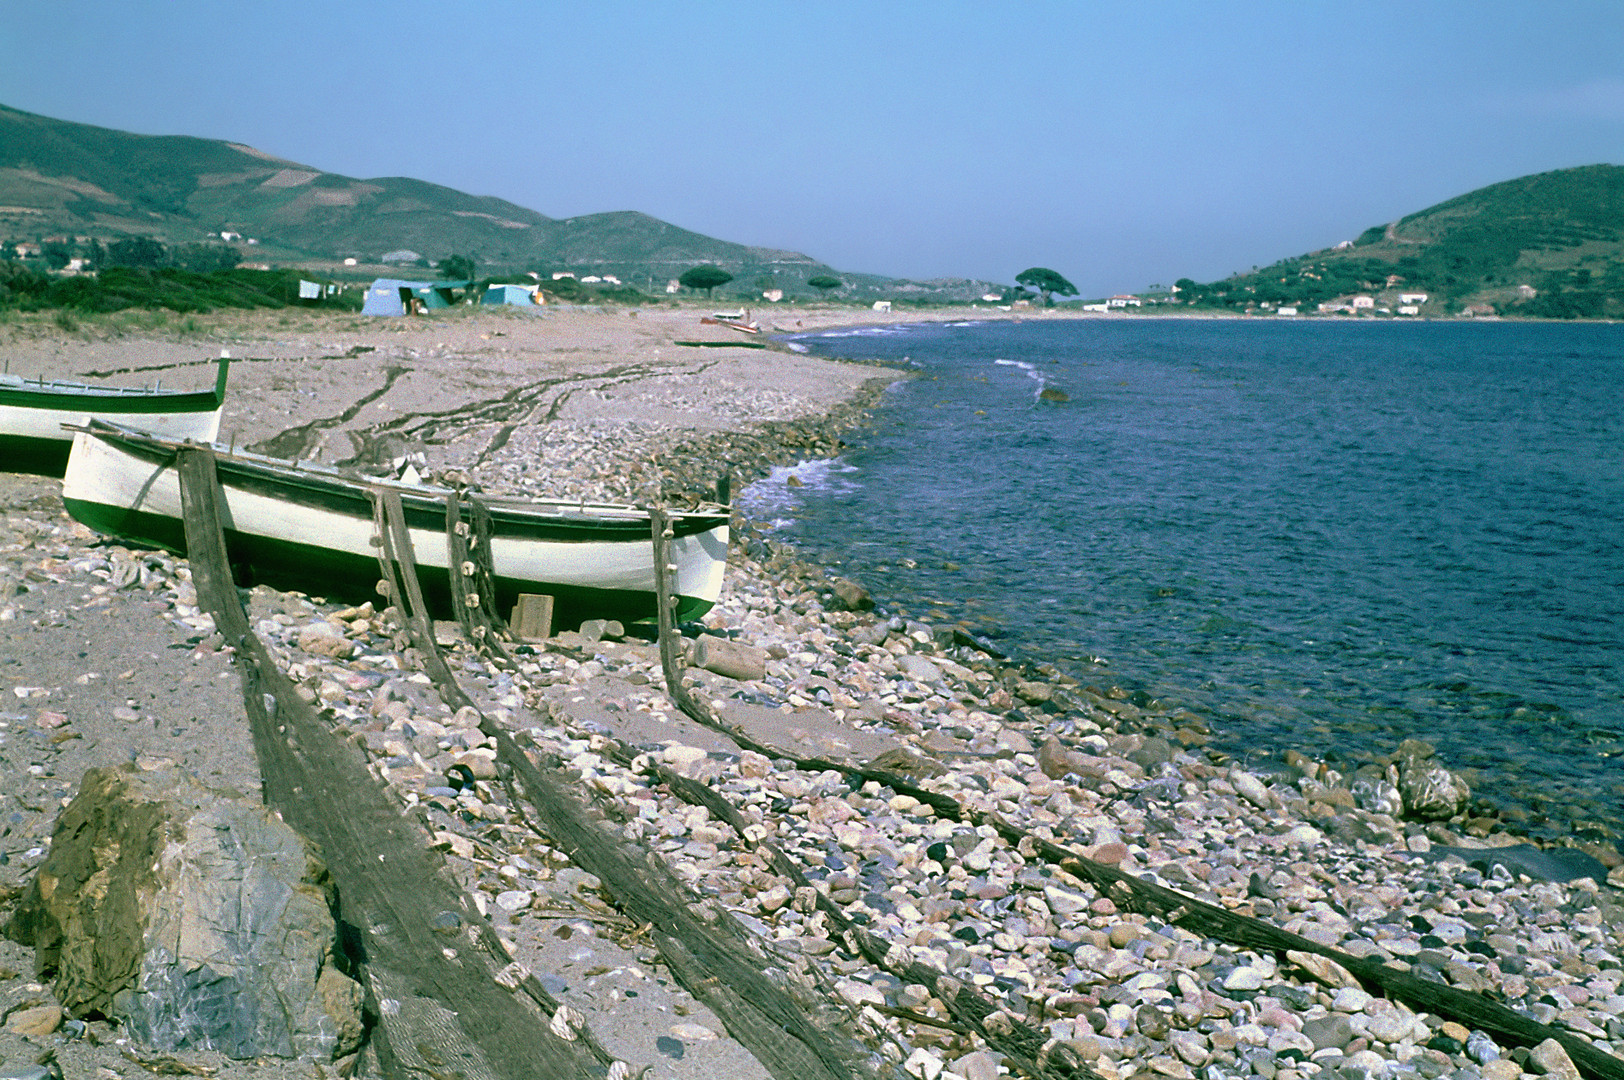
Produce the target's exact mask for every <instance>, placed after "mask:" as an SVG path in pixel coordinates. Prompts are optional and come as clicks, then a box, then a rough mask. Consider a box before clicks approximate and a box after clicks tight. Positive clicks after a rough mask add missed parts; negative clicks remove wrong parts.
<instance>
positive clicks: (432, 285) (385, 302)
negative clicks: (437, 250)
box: [361, 278, 540, 315]
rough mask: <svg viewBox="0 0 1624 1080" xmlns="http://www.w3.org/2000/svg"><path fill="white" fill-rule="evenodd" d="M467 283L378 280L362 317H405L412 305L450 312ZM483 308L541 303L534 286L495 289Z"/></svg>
mask: <svg viewBox="0 0 1624 1080" xmlns="http://www.w3.org/2000/svg"><path fill="white" fill-rule="evenodd" d="M471 284H472V282H468V281H401V280H399V279H397V278H378V279H377V280H376V281H374V282H373V283H372V284H371V285H369V286H367V295H366V301H365V302H364V303H363V304H362V305H361V314H363V315H405V314H406V313H407V311H408V310H409V307H408V305H410V304H411V303H412V302H413V301H416V302H417V303H419V304H420V305H421V306H422V308H423V309H424V310H428V311H432V310H435V309H437V308H448V307H451V306H453V305H454V304H456V303H457V300H458V297H457V290H459V289H466V288H467V287H468V286H469V285H471ZM480 303H482V304H516V305H521V306H529V305H532V304H537V303H540V299H539V297H538V296H537V293H536V290H535V287H534V286H528V285H492V286H490V287H489V288H488V289H486V290H485V295H484V296H483V297H482V298H481V299H480Z"/></svg>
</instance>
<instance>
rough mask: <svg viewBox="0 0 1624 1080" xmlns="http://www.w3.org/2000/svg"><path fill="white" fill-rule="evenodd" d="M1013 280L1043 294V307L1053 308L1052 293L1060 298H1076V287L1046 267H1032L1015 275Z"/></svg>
mask: <svg viewBox="0 0 1624 1080" xmlns="http://www.w3.org/2000/svg"><path fill="white" fill-rule="evenodd" d="M1015 280H1016V282H1017V283H1019V284H1021V285H1027V286H1030V287H1031V288H1034V289H1036V290H1037V291H1038V292H1040V293H1042V294H1043V306H1044V307H1054V298H1053V295H1052V294H1054V293H1059V294H1060V295H1061V296H1076V295H1077V286H1075V285H1073V284H1072V283H1071V282H1069V281H1067V280H1066V279H1065V278H1063V277H1061V276H1060V275H1059V274H1057V273H1055V272H1054V271H1053V270H1050V269H1049V268H1048V267H1046V266H1034V267H1032V268H1030V269H1027V270H1022V271H1021V272H1020V273H1018V274H1016V275H1015Z"/></svg>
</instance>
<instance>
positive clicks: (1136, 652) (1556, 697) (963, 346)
mask: <svg viewBox="0 0 1624 1080" xmlns="http://www.w3.org/2000/svg"><path fill="white" fill-rule="evenodd" d="M793 340H795V341H797V342H799V343H801V344H802V345H804V346H806V347H808V348H809V349H810V350H811V351H813V352H815V353H818V354H821V355H828V356H840V357H854V358H873V359H881V360H886V361H890V362H894V363H898V364H903V363H906V365H908V366H911V367H914V368H916V369H917V370H918V371H919V372H920V377H918V378H917V379H914V380H911V381H907V382H904V383H900V384H899V385H897V386H896V387H894V388H893V391H892V393H890V394H889V395H888V396H887V401H886V403H885V405H883V406H882V407H881V408H880V409H879V410H878V411H877V416H876V422H875V424H874V425H873V427H872V429H870V430H866V431H864V432H862V433H860V434H859V435H858V436H857V441H858V442H860V444H861V445H860V446H858V447H857V448H855V449H853V450H852V451H851V452H850V454H849V455H847V456H846V457H845V458H843V459H842V460H841V461H840V462H838V463H824V464H816V463H814V464H809V465H807V466H803V467H802V468H800V469H798V470H797V473H798V475H799V477H800V478H801V479H802V481H803V482H804V483H805V486H803V487H800V488H789V487H785V486H783V485H781V484H773V483H771V482H768V483H764V484H762V485H758V486H757V487H756V488H754V489H752V491H751V492H749V493H748V497H749V505H750V506H751V507H752V509H751V511H750V512H752V513H753V514H755V515H756V516H758V517H776V518H779V519H781V521H782V522H783V531H782V533H781V536H782V537H783V538H784V539H787V540H789V541H790V542H792V543H794V544H796V545H797V546H799V547H801V548H802V549H803V550H804V551H805V552H806V553H807V554H808V555H809V556H811V557H814V558H816V559H817V560H819V561H821V562H824V563H826V564H829V565H833V566H838V568H839V570H840V572H841V573H844V574H846V575H848V576H851V577H853V578H855V579H857V580H859V581H861V582H863V583H864V584H865V585H866V586H868V588H869V589H870V591H871V592H873V593H874V595H875V596H876V597H877V598H878V599H879V601H880V603H881V604H882V605H885V606H890V607H892V608H899V609H904V610H906V611H908V612H909V613H910V614H912V615H914V616H916V617H920V618H923V619H926V620H927V621H930V622H935V623H948V622H956V621H963V622H964V623H965V624H966V625H967V626H969V628H971V629H972V630H974V631H975V632H977V633H980V634H984V635H986V636H988V637H990V638H992V639H993V640H995V641H997V642H998V643H999V644H1000V646H1001V647H1002V648H1004V649H1005V650H1006V651H1010V652H1013V653H1015V654H1017V655H1021V656H1024V657H1027V658H1031V659H1039V660H1049V661H1052V662H1054V663H1056V664H1058V665H1059V666H1060V667H1062V668H1063V669H1067V670H1071V671H1073V672H1074V673H1076V674H1078V675H1079V676H1080V677H1084V678H1085V681H1088V682H1090V683H1094V684H1100V683H1101V682H1114V683H1116V684H1118V685H1121V686H1123V687H1125V688H1128V689H1130V690H1136V691H1141V692H1144V693H1147V694H1149V695H1151V696H1153V697H1155V698H1158V699H1160V701H1161V702H1162V703H1163V705H1164V706H1168V707H1174V708H1177V707H1183V708H1187V709H1190V710H1192V711H1194V712H1197V713H1199V714H1201V715H1202V716H1204V717H1206V718H1207V720H1208V722H1209V724H1210V725H1211V726H1212V727H1213V729H1214V731H1215V734H1216V736H1217V737H1216V739H1215V744H1216V745H1217V746H1219V747H1220V748H1223V749H1227V750H1229V751H1231V752H1234V753H1236V754H1240V755H1243V756H1249V757H1251V758H1252V759H1253V760H1258V759H1260V758H1264V757H1268V756H1270V755H1271V754H1274V753H1278V752H1279V751H1283V750H1285V749H1298V750H1302V751H1304V752H1305V753H1309V754H1311V755H1315V756H1322V757H1327V756H1328V757H1329V758H1330V759H1332V760H1333V761H1337V762H1340V763H1345V764H1348V765H1351V764H1352V763H1356V762H1359V761H1363V760H1369V759H1370V758H1371V757H1374V756H1377V755H1381V754H1385V753H1388V752H1390V751H1391V750H1392V749H1393V748H1394V747H1396V746H1397V744H1398V743H1399V742H1400V741H1401V740H1402V739H1404V738H1406V737H1410V736H1419V737H1423V738H1426V739H1427V740H1429V741H1430V742H1432V743H1433V744H1434V745H1435V746H1437V747H1438V749H1439V752H1440V754H1441V755H1442V757H1443V759H1444V760H1445V762H1446V764H1448V765H1449V766H1450V767H1452V768H1455V769H1457V770H1460V771H1462V772H1464V773H1465V774H1466V775H1467V776H1468V778H1469V779H1471V780H1472V781H1473V788H1474V795H1478V796H1481V797H1483V798H1485V799H1487V800H1488V801H1490V802H1491V803H1494V804H1495V805H1496V806H1498V807H1500V808H1502V809H1504V810H1505V811H1506V812H1508V813H1511V814H1513V815H1515V816H1517V817H1518V820H1519V823H1520V825H1521V827H1522V828H1524V829H1526V830H1527V831H1530V832H1532V833H1534V834H1536V835H1557V834H1563V833H1567V832H1569V831H1572V830H1575V829H1577V830H1578V831H1580V832H1596V831H1601V832H1604V833H1607V834H1610V835H1614V836H1618V835H1624V327H1618V326H1608V325H1560V324H1522V325H1518V324H1508V323H1497V324H1455V323H1404V324H1400V323H1393V322H1382V323H1349V322H1336V323H1331V322H1304V323H1288V322H1276V321H1270V322H1261V321H1259V322H1252V321H1246V322H1242V321H1239V320H1234V321H1217V320H1215V321H1196V320H1171V319H1169V320H1149V319H1143V320H1133V321H1129V320H1123V321H1120V322H1111V321H1106V320H1088V321H1080V320H1079V321H1042V320H1038V321H1026V322H1022V323H1010V322H995V323H987V324H962V325H952V326H947V325H939V324H937V325H932V324H920V325H914V326H909V327H904V328H896V329H889V330H885V331H863V332H856V333H853V332H845V333H831V334H824V335H808V336H803V337H799V338H796V339H793ZM1044 387H1050V388H1053V389H1056V390H1060V391H1063V392H1064V394H1065V395H1066V396H1067V397H1068V398H1069V400H1067V401H1064V402H1053V401H1045V400H1040V399H1039V396H1038V392H1039V391H1040V390H1041V389H1043V388H1044ZM1096 660H1103V661H1104V662H1105V663H1106V664H1108V667H1102V666H1100V664H1099V663H1097V662H1096Z"/></svg>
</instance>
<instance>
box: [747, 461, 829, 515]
mask: <svg viewBox="0 0 1624 1080" xmlns="http://www.w3.org/2000/svg"><path fill="white" fill-rule="evenodd" d="M856 471H857V469H856V467H855V466H852V465H848V464H846V463H845V462H843V461H841V460H839V459H838V458H836V459H828V458H819V459H817V460H814V461H802V462H800V463H798V464H795V465H775V466H774V467H773V469H772V471H771V472H769V473H768V474H767V475H766V476H765V477H763V478H762V479H760V480H757V481H756V482H755V483H753V484H749V485H747V486H746V487H745V488H744V490H742V491H740V492H739V493H738V495H737V496H736V497H735V499H734V504H735V505H736V506H737V507H738V508H739V509H740V510H742V511H743V512H744V513H745V515H746V516H748V517H750V518H752V519H754V520H756V521H759V522H762V523H763V524H767V525H770V526H771V527H772V528H775V529H781V528H784V527H785V526H787V525H792V524H794V522H795V518H796V515H797V514H798V513H799V511H800V509H801V507H802V506H803V505H804V504H805V496H806V495H808V494H813V493H817V494H826V493H827V494H835V495H841V494H845V493H847V492H851V491H856V490H857V488H858V485H857V483H856V482H855V481H853V480H850V479H846V476H847V474H849V473H854V472H856ZM792 480H793V481H794V483H791V481H792Z"/></svg>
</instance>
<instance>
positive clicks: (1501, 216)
mask: <svg viewBox="0 0 1624 1080" xmlns="http://www.w3.org/2000/svg"><path fill="white" fill-rule="evenodd" d="M1178 285H1179V292H1178V293H1177V294H1176V296H1175V300H1177V301H1178V302H1181V303H1184V304H1193V305H1195V306H1198V307H1211V308H1227V309H1232V310H1248V309H1250V310H1258V311H1266V310H1269V309H1271V308H1277V307H1279V306H1282V305H1289V306H1296V307H1297V308H1298V309H1299V310H1300V311H1302V312H1304V313H1307V312H1312V311H1315V310H1317V308H1318V306H1319V305H1320V304H1321V303H1330V304H1335V303H1337V302H1339V301H1344V300H1347V299H1349V298H1351V297H1352V296H1354V295H1358V294H1363V295H1367V296H1370V297H1372V298H1373V299H1374V301H1375V303H1376V305H1377V307H1378V308H1381V307H1386V308H1388V309H1389V311H1397V310H1398V307H1399V306H1400V302H1401V300H1402V299H1403V296H1404V294H1412V295H1413V294H1416V293H1425V294H1427V299H1426V301H1425V302H1424V303H1422V304H1420V305H1419V308H1420V310H1419V314H1421V315H1423V316H1434V317H1436V316H1457V315H1460V314H1461V313H1462V312H1464V311H1466V310H1468V309H1469V308H1471V309H1475V311H1476V313H1478V314H1487V313H1489V309H1491V308H1492V309H1493V312H1494V313H1498V314H1502V315H1511V316H1525V317H1540V318H1618V317H1621V316H1624V167H1620V166H1617V165H1587V166H1584V167H1582V168H1576V169H1559V170H1556V171H1554V172H1547V173H1539V174H1537V175H1535V176H1525V177H1522V178H1521V179H1518V180H1508V181H1506V182H1504V183H1500V184H1493V185H1491V186H1489V187H1486V188H1480V189H1479V190H1477V191H1473V192H1470V193H1468V194H1465V195H1461V196H1458V197H1456V198H1453V199H1450V200H1448V201H1447V202H1442V203H1439V204H1438V205H1437V206H1433V207H1429V208H1428V209H1426V210H1422V211H1420V212H1419V213H1415V214H1411V215H1409V216H1408V217H1404V218H1401V219H1399V220H1398V221H1395V222H1393V223H1391V224H1388V225H1377V226H1373V227H1371V228H1369V229H1367V230H1365V232H1364V233H1363V234H1362V235H1360V236H1359V238H1358V239H1357V240H1355V241H1353V242H1352V243H1351V244H1346V245H1339V246H1338V247H1336V248H1331V249H1326V250H1323V251H1316V252H1311V253H1309V254H1307V255H1303V256H1300V257H1298V258H1294V259H1285V260H1282V261H1281V262H1278V263H1275V264H1274V265H1272V266H1267V267H1264V268H1263V269H1261V270H1257V271H1254V272H1253V273H1250V274H1241V275H1236V276H1233V277H1230V278H1226V279H1225V280H1223V281H1216V282H1211V283H1207V284H1201V283H1197V282H1193V281H1190V280H1188V279H1183V280H1180V281H1179V283H1178Z"/></svg>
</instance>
